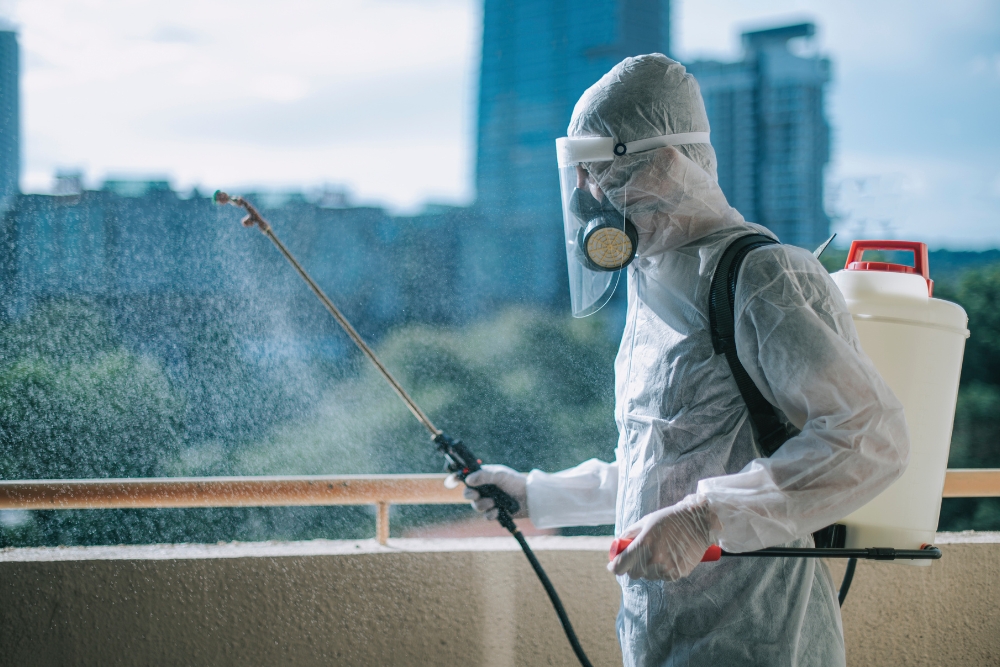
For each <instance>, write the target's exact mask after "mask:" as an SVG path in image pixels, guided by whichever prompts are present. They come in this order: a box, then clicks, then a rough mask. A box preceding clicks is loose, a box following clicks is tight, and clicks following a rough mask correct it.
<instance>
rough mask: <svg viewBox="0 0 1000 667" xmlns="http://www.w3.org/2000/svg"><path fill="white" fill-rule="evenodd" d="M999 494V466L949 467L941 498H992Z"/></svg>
mask: <svg viewBox="0 0 1000 667" xmlns="http://www.w3.org/2000/svg"><path fill="white" fill-rule="evenodd" d="M998 496H1000V468H949V469H948V472H947V474H946V475H945V478H944V493H942V494H941V497H942V498H994V497H998Z"/></svg>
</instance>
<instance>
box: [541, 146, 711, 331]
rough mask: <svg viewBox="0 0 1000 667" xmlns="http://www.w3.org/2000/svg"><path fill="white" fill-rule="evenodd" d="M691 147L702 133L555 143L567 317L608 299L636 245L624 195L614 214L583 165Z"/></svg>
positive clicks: (593, 310)
mask: <svg viewBox="0 0 1000 667" xmlns="http://www.w3.org/2000/svg"><path fill="white" fill-rule="evenodd" d="M693 143H708V132H687V133H684V134H668V135H664V136H660V137H652V138H650V139H642V140H639V141H633V142H630V143H628V144H623V143H617V144H616V143H615V141H614V139H612V138H611V137H563V138H561V139H556V155H557V157H558V160H559V186H560V191H561V193H562V210H563V230H564V232H565V234H566V258H567V264H568V265H569V296H570V304H571V306H572V311H573V317H586V316H588V315H593V314H594V313H596V312H597V311H599V310H600V309H601V308H603V307H604V306H605V305H606V304H607V303H608V301H610V300H611V297H612V296H613V295H614V293H615V288H616V287H617V286H618V281H619V280H620V279H621V274H622V271H623V269H624V268H625V267H626V266H628V265H629V263H631V262H632V260H633V259H635V254H636V251H637V249H638V245H639V235H638V232H637V230H636V228H635V225H633V224H632V222H631V221H630V220H629V219H628V217H627V213H628V212H627V208H628V191H627V190H626V191H625V202H624V204H625V208H626V210H625V211H621V212H619V211H618V210H617V209H616V208H615V207H614V206H612V204H611V202H610V201H608V198H607V197H606V196H605V195H604V192H602V191H601V188H600V187H599V186H598V184H597V182H596V181H595V180H594V178H593V177H592V176H591V175H590V174H589V173H588V172H587V170H586V169H585V168H584V167H583V165H584V164H585V163H590V162H604V161H611V160H614V159H615V157H616V156H621V155H625V154H627V153H638V152H642V151H647V150H652V149H654V148H660V147H663V146H675V145H679V144H693Z"/></svg>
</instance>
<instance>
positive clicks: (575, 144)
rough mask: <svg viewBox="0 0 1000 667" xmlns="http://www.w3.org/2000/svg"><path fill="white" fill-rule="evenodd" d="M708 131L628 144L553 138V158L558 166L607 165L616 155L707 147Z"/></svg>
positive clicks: (576, 138) (665, 136)
mask: <svg viewBox="0 0 1000 667" xmlns="http://www.w3.org/2000/svg"><path fill="white" fill-rule="evenodd" d="M708 143H711V142H710V141H709V133H708V132H681V133H678V134H664V135H661V136H659V137H650V138H648V139H638V140H636V141H630V142H628V143H622V142H620V141H619V142H616V141H615V140H614V138H612V137H562V138H560V139H556V155H557V157H558V158H559V166H560V167H568V166H570V165H574V164H579V163H581V162H607V161H610V160H614V159H615V157H616V156H618V157H620V156H622V155H628V154H631V153H642V152H644V151H651V150H653V149H655V148H663V147H664V146H680V145H683V144H708Z"/></svg>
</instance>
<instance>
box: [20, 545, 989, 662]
mask: <svg viewBox="0 0 1000 667" xmlns="http://www.w3.org/2000/svg"><path fill="white" fill-rule="evenodd" d="M532 541H533V543H534V545H535V546H536V548H537V550H538V552H539V558H540V560H541V561H542V563H543V564H544V565H545V567H546V569H547V570H548V571H549V574H550V576H551V577H552V580H553V582H554V583H555V585H556V587H557V589H558V590H559V592H560V594H561V595H562V597H563V600H564V602H565V604H566V607H567V611H568V612H569V614H570V617H571V618H572V619H573V622H574V625H575V626H576V628H577V631H578V633H579V635H580V638H581V641H582V642H583V644H584V646H585V648H586V650H587V652H588V654H589V655H590V657H591V660H592V662H593V663H594V664H595V665H615V664H621V655H620V653H619V650H618V646H617V640H616V637H615V631H614V619H615V614H616V612H617V607H618V596H619V594H618V585H617V583H616V582H615V580H614V579H613V578H612V577H611V576H610V575H609V574H608V573H607V571H606V570H605V569H604V564H605V563H606V562H607V547H608V544H609V540H608V539H605V538H559V537H542V538H533V540H532ZM938 544H939V545H940V546H941V548H942V551H943V552H944V558H943V559H942V560H941V561H940V562H938V563H935V564H934V565H933V566H932V567H930V568H918V567H911V566H904V565H896V564H888V563H867V562H862V563H860V564H859V566H858V571H857V574H856V576H855V580H854V585H853V587H852V589H851V594H850V596H849V597H848V600H847V603H846V604H845V607H844V630H845V636H846V642H847V653H848V662H849V664H852V665H868V664H898V665H980V664H981V665H995V664H997V663H998V662H1000V534H985V533H978V534H955V535H947V534H942V535H940V536H939V540H938ZM833 568H834V570H835V576H839V573H840V572H841V571H842V569H843V566H842V564H834V565H833ZM0 599H2V605H0V665H25V666H27V665H117V664H121V665H181V664H183V665H296V666H300V665H301V666H306V665H331V664H338V665H339V664H343V665H463V666H464V665H487V666H489V665H497V666H499V665H574V664H577V663H576V662H575V658H574V657H573V654H572V652H571V651H570V649H569V646H568V644H567V643H566V640H565V638H564V636H563V634H562V631H561V629H560V627H559V624H558V621H557V619H556V616H555V613H554V612H553V611H552V609H551V607H550V605H549V602H548V599H547V598H546V596H545V593H544V591H543V590H542V588H541V585H540V584H539V583H538V581H537V580H536V579H535V576H534V574H533V573H532V571H531V569H530V567H529V566H528V564H527V562H526V561H525V559H524V557H523V556H522V555H521V553H520V551H518V550H517V545H516V544H515V543H514V542H513V540H511V539H509V538H495V539H494V538H482V539H465V540H391V541H390V543H389V546H387V547H381V546H379V545H377V544H376V543H375V542H374V541H371V542H324V541H317V542H301V543H287V544H280V543H275V544H271V543H268V544H233V545H213V546H199V545H176V546H143V547H89V548H60V549H10V550H5V551H0Z"/></svg>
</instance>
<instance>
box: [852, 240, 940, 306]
mask: <svg viewBox="0 0 1000 667" xmlns="http://www.w3.org/2000/svg"><path fill="white" fill-rule="evenodd" d="M866 250H902V251H908V252H912V253H913V266H906V265H905V264H891V263H889V262H863V261H861V257H862V255H864V253H865V251H866ZM844 269H845V270H847V271H887V272H890V273H912V274H915V275H920V276H923V279H924V280H926V281H927V296H933V295H934V281H933V280H931V275H930V266H929V265H928V261H927V244H926V243H920V242H919V241H892V240H875V239H866V240H863V241H852V242H851V250H850V251H849V252H848V253H847V263H846V264H845V266H844Z"/></svg>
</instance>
